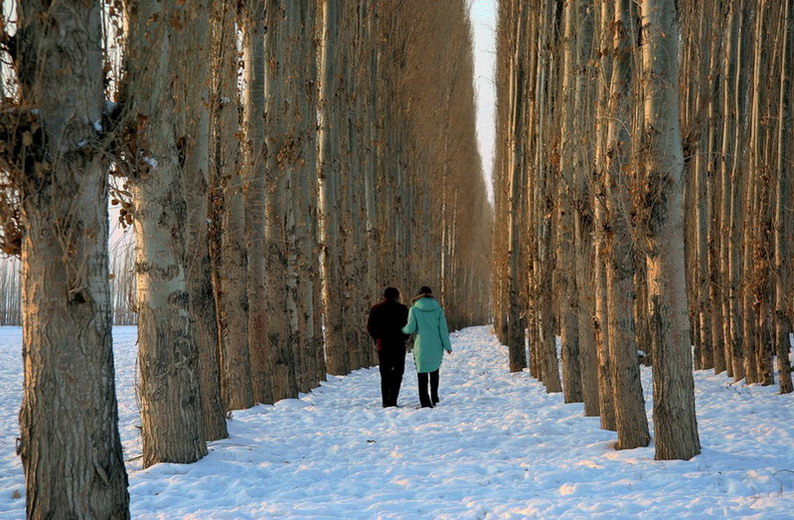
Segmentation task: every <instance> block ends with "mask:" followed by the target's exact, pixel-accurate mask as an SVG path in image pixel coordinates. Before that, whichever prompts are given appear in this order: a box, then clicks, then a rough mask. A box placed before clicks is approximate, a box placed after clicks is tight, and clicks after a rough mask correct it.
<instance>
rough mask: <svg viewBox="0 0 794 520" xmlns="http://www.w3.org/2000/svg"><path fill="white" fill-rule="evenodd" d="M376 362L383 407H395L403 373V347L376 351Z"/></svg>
mask: <svg viewBox="0 0 794 520" xmlns="http://www.w3.org/2000/svg"><path fill="white" fill-rule="evenodd" d="M378 361H379V363H380V393H381V396H382V397H383V407H384V408H386V407H388V406H397V397H398V396H399V395H400V386H401V385H402V382H403V373H404V372H405V347H402V348H400V349H394V350H386V349H382V350H380V351H378Z"/></svg>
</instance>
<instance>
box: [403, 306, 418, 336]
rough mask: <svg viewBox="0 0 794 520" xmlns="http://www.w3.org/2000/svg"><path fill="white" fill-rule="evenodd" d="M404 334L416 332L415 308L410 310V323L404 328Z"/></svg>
mask: <svg viewBox="0 0 794 520" xmlns="http://www.w3.org/2000/svg"><path fill="white" fill-rule="evenodd" d="M402 331H403V334H413V333H414V332H416V317H415V316H414V308H413V307H411V309H410V310H409V311H408V323H406V324H405V327H403V328H402Z"/></svg>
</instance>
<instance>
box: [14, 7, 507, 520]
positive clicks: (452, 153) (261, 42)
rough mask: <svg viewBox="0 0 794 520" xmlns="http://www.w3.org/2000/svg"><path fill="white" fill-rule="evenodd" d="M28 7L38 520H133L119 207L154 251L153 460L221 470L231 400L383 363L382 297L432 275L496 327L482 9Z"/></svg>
mask: <svg viewBox="0 0 794 520" xmlns="http://www.w3.org/2000/svg"><path fill="white" fill-rule="evenodd" d="M11 13H12V14H11V16H10V17H9V18H8V19H6V20H5V23H4V28H5V32H4V38H3V50H4V51H5V52H6V53H7V54H8V57H9V59H10V61H11V63H12V64H13V67H12V69H11V70H9V71H8V72H9V74H8V76H7V80H6V82H5V83H4V85H3V87H4V96H3V99H4V101H3V104H2V111H1V112H0V117H1V118H2V120H0V141H1V142H2V146H0V159H2V170H3V175H4V181H5V182H4V188H5V189H4V190H3V196H2V204H0V209H2V212H1V213H2V217H3V226H2V229H3V230H4V233H3V247H4V249H5V251H6V252H8V253H11V254H20V255H21V263H22V301H23V343H24V345H23V358H24V369H25V383H24V396H23V405H22V411H21V413H20V430H21V440H20V444H19V453H20V455H21V457H22V461H23V467H24V469H25V476H26V482H27V512H28V516H29V517H31V518H44V517H48V518H49V517H64V518H65V517H70V518H71V517H80V518H124V517H127V516H128V497H127V492H126V486H127V476H126V472H125V468H124V463H123V456H122V450H121V444H120V440H119V434H118V428H117V410H116V396H115V389H114V369H113V361H112V359H113V358H112V336H111V300H110V290H109V277H110V272H109V260H108V206H109V202H110V203H111V204H113V205H116V206H119V207H120V208H121V212H120V218H121V220H122V221H123V222H124V223H125V225H127V226H130V227H131V229H132V231H133V233H134V237H135V262H134V266H133V267H132V270H133V273H134V286H135V295H134V298H130V299H131V300H134V301H133V310H134V311H135V312H136V314H137V323H138V366H139V384H138V388H137V392H138V400H139V403H140V410H141V436H142V441H143V465H144V466H145V467H146V466H150V465H152V464H155V463H157V462H180V463H189V462H192V461H195V460H198V459H200V458H201V457H203V456H204V455H205V454H206V453H207V447H206V442H207V441H209V440H214V439H219V438H223V437H225V436H227V432H226V420H225V419H226V414H227V411H229V410H233V409H239V408H246V407H249V406H252V405H253V404H255V403H273V402H275V401H277V400H279V399H284V398H290V397H297V396H298V394H299V393H301V392H308V391H310V389H311V388H313V387H315V386H317V385H318V384H319V382H320V381H321V380H323V379H324V377H325V374H326V372H329V373H332V374H345V373H348V372H350V371H351V370H355V369H357V368H361V367H365V366H369V365H371V364H372V363H373V361H374V351H373V348H372V345H371V340H369V338H368V337H367V336H366V332H365V329H364V324H365V321H366V314H367V311H368V308H369V306H370V305H371V304H372V303H373V302H374V300H375V299H376V298H377V297H378V296H379V295H380V293H381V292H382V288H383V287H384V286H387V285H395V286H398V287H400V288H402V289H403V292H404V293H405V294H410V293H411V292H412V291H411V288H413V287H419V286H420V285H434V286H435V287H437V288H438V289H437V290H438V292H439V294H440V297H441V299H442V300H444V303H445V308H446V309H448V316H449V319H450V322H451V324H453V325H454V326H456V327H460V326H464V325H467V324H471V323H481V322H483V321H485V320H486V319H487V317H488V314H489V311H490V302H489V299H488V297H487V293H488V291H487V289H488V283H489V282H488V280H489V278H488V272H489V269H490V265H489V260H488V253H489V251H488V249H489V244H490V233H491V222H492V220H491V215H490V206H489V204H488V201H487V197H486V193H485V187H484V182H483V179H482V175H481V171H480V170H481V168H480V163H479V158H478V155H477V151H476V140H475V131H474V105H473V103H474V102H473V86H472V73H471V68H472V65H471V61H472V58H471V36H470V29H469V25H468V21H467V18H466V12H465V4H464V2H463V1H462V0H445V1H443V2H436V3H435V5H434V6H433V7H432V8H429V9H426V8H425V6H424V5H423V2H419V1H418V0H416V1H405V2H400V3H398V4H394V5H392V4H389V5H384V4H382V3H380V2H375V1H372V0H346V1H341V2H337V1H325V0H318V1H316V2H314V1H311V2H293V1H288V0H248V1H244V2H238V1H234V2H232V1H230V0H224V1H220V2H206V1H205V0H194V1H189V2H160V1H157V0H129V1H120V0H109V1H107V2H99V1H93V2H92V1H88V2H86V1H83V0H80V1H77V0H75V1H64V2H58V3H56V4H52V3H51V2H48V1H37V0H30V1H28V0H26V1H25V2H20V3H18V4H16V5H15V6H14V9H12V11H11ZM442 13H443V16H442ZM441 20H444V21H445V22H444V23H441ZM445 42H454V43H455V45H451V46H448V45H445V44H444V43H445ZM120 268H121V269H124V268H123V266H120Z"/></svg>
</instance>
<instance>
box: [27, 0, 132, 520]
mask: <svg viewBox="0 0 794 520" xmlns="http://www.w3.org/2000/svg"><path fill="white" fill-rule="evenodd" d="M17 5H18V8H19V18H18V26H17V33H16V41H17V52H18V54H17V55H16V57H15V64H14V65H15V67H16V71H17V78H18V81H19V95H20V97H21V100H22V102H23V104H24V105H25V106H29V107H32V108H35V109H36V110H37V111H38V112H37V114H36V122H37V124H39V125H41V139H42V141H41V142H39V143H35V142H34V143H32V144H31V146H33V147H38V146H40V147H41V148H39V149H38V150H35V151H34V150H31V149H30V148H28V146H27V145H23V146H25V152H26V154H29V155H28V157H36V159H35V161H32V164H31V163H30V162H28V163H27V164H24V165H22V167H21V171H19V172H15V173H16V174H17V175H20V185H19V193H20V198H21V202H22V209H21V211H22V220H23V222H24V225H25V233H24V236H23V238H22V296H23V302H24V314H23V346H22V357H23V365H24V374H25V378H24V387H23V396H22V408H21V411H20V414H19V428H20V437H21V438H20V444H19V447H18V451H19V454H20V456H21V458H22V466H23V469H24V471H25V481H26V513H27V517H28V518H31V519H39V518H113V519H119V518H129V510H128V508H129V496H128V494H127V474H126V472H125V469H124V461H123V454H122V448H121V442H120V440H119V432H118V412H117V405H116V394H115V386H114V384H115V383H114V368H113V353H112V338H111V325H112V323H111V307H110V288H109V286H108V211H107V208H108V177H107V164H106V162H105V159H104V155H103V153H102V151H101V144H100V143H101V142H100V139H101V138H102V132H103V129H102V128H101V126H100V127H97V124H101V123H100V121H101V120H102V111H103V108H104V96H103V77H104V75H103V73H102V29H101V9H102V8H101V6H100V5H99V2H60V3H56V4H52V3H51V2H43V1H36V0H30V1H25V2H22V3H20V4H17ZM86 143H88V144H86Z"/></svg>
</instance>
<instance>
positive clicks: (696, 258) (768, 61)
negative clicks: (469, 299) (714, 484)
mask: <svg viewBox="0 0 794 520" xmlns="http://www.w3.org/2000/svg"><path fill="white" fill-rule="evenodd" d="M793 3H794V2H792V0H782V1H779V2H778V1H771V0H707V1H700V0H699V1H694V0H678V1H675V0H643V1H641V2H636V1H632V0H568V1H563V0H534V1H531V2H524V1H520V0H503V1H501V2H500V6H499V27H498V46H499V49H498V63H497V83H498V87H499V88H498V90H497V92H498V98H497V118H498V122H497V159H496V164H495V173H494V177H495V181H494V182H495V188H494V191H495V199H496V200H495V205H496V208H495V213H496V215H495V222H496V227H495V232H494V257H493V258H494V294H495V297H494V315H495V318H496V331H497V334H498V336H499V338H500V339H501V340H502V342H504V343H505V344H506V345H508V346H509V351H510V368H511V370H522V369H523V368H524V367H526V366H527V364H528V365H529V369H530V371H531V373H532V375H533V376H534V377H537V378H538V379H540V380H542V381H543V383H544V384H545V386H546V388H547V390H548V391H549V392H558V391H563V392H564V396H565V400H566V402H583V403H584V411H585V414H586V415H590V416H595V415H600V418H601V425H602V427H603V428H605V429H609V430H615V431H617V434H618V442H617V448H618V449H625V448H634V447H638V446H647V445H648V444H649V442H650V435H649V428H648V422H647V418H646V415H645V408H644V399H643V394H642V387H641V383H640V377H639V363H645V364H648V365H652V367H653V421H654V430H655V436H656V439H655V449H656V458H658V459H671V458H680V459H689V458H690V457H692V456H694V455H696V454H697V453H699V452H700V442H699V439H698V433H697V424H696V419H695V403H694V384H693V373H692V371H693V369H713V370H714V372H715V373H722V372H724V373H726V374H727V375H728V376H729V377H732V378H733V379H734V380H735V381H739V380H741V379H744V380H745V381H746V383H762V384H765V385H769V384H772V383H773V382H774V380H775V372H777V380H778V382H779V384H780V391H781V392H782V393H788V392H791V391H792V383H791V365H790V362H789V350H790V343H789V335H790V333H791V330H792V329H791V325H792V319H794V290H792V289H794V288H793V287H792V278H791V274H792V273H791V261H792V254H793V253H794V249H793V248H792V243H791V242H792V240H794V229H792V222H794V208H793V207H792V201H794V197H793V196H792V195H793V194H792V183H791V180H790V179H791V177H792V172H794V139H793V138H792V130H794V129H793V128H792V120H793V119H794V108H793V107H794V82H792V78H791V75H792V72H793V70H792V68H793V67H794V59H792V47H793V46H794V26H793V25H792V24H793V23H794V22H793V16H794V12H792V4H793ZM556 335H559V336H560V338H561V348H562V351H561V353H562V355H561V364H562V367H561V368H562V370H561V372H562V378H561V379H560V376H559V372H558V364H557V362H558V360H557V354H556V345H555V336H556ZM526 345H528V347H529V348H528V350H529V356H528V359H527V355H526V350H527V349H526ZM692 346H694V349H692ZM775 360H776V361H775ZM775 362H776V366H773V363H775Z"/></svg>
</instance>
